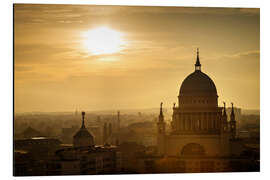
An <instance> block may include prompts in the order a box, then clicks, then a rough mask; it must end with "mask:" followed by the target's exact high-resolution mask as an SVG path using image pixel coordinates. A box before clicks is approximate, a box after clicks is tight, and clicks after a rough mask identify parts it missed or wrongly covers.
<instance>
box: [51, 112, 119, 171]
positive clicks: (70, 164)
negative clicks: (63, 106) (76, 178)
mask: <svg viewBox="0 0 270 180" xmlns="http://www.w3.org/2000/svg"><path fill="white" fill-rule="evenodd" d="M84 121H85V113H84V112H82V126H81V128H80V130H79V131H78V132H77V133H76V134H75V135H74V136H73V138H74V140H73V147H68V148H63V149H60V150H58V151H56V153H55V156H54V158H52V159H51V160H50V161H49V163H48V174H50V175H79V174H110V173H117V172H120V170H121V154H120V153H119V152H118V151H117V147H115V146H110V145H104V146H95V143H94V138H93V136H92V134H91V133H90V132H89V131H88V130H87V129H86V128H85V124H84Z"/></svg>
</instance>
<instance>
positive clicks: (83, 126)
mask: <svg viewBox="0 0 270 180" xmlns="http://www.w3.org/2000/svg"><path fill="white" fill-rule="evenodd" d="M84 116H85V112H84V111H83V112H82V127H81V128H85V125H84Z"/></svg>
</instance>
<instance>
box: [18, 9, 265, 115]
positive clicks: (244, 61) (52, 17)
mask: <svg viewBox="0 0 270 180" xmlns="http://www.w3.org/2000/svg"><path fill="white" fill-rule="evenodd" d="M100 32H103V33H100ZM101 41H102V42H101ZM102 43H105V45H104V44H102ZM197 47H198V48H200V60H201V64H202V71H203V72H205V73H206V74H208V75H209V76H210V77H211V79H212V80H213V81H214V82H215V85H216V87H217V91H218V95H219V104H220V105H221V102H222V101H226V102H227V103H228V104H229V103H230V102H234V104H235V106H237V107H241V108H245V109H259V108H260V12H259V9H250V8H249V9H241V8H183V7H136V6H134V7H127V6H89V5H33V4H32V5H31V4H24V5H23V4H16V5H15V6H14V62H15V69H14V71H15V92H14V93H15V112H29V111H74V110H75V108H78V109H84V110H103V109H115V110H117V109H126V108H153V107H158V106H159V104H160V102H161V101H162V102H164V106H165V107H168V108H169V107H172V104H173V103H174V102H177V96H178V94H179V88H180V85H181V83H182V81H183V80H184V78H185V77H186V76H187V75H189V74H190V73H192V72H193V71H194V63H195V58H196V48H197ZM99 48H100V49H99Z"/></svg>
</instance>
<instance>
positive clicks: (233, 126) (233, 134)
mask: <svg viewBox="0 0 270 180" xmlns="http://www.w3.org/2000/svg"><path fill="white" fill-rule="evenodd" d="M230 133H231V139H235V137H236V121H235V115H234V108H233V103H232V112H231V119H230Z"/></svg>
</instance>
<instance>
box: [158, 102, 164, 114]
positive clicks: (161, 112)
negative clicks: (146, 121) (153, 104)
mask: <svg viewBox="0 0 270 180" xmlns="http://www.w3.org/2000/svg"><path fill="white" fill-rule="evenodd" d="M162 105H163V102H161V103H160V113H159V114H160V115H161V116H163V111H162Z"/></svg>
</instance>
